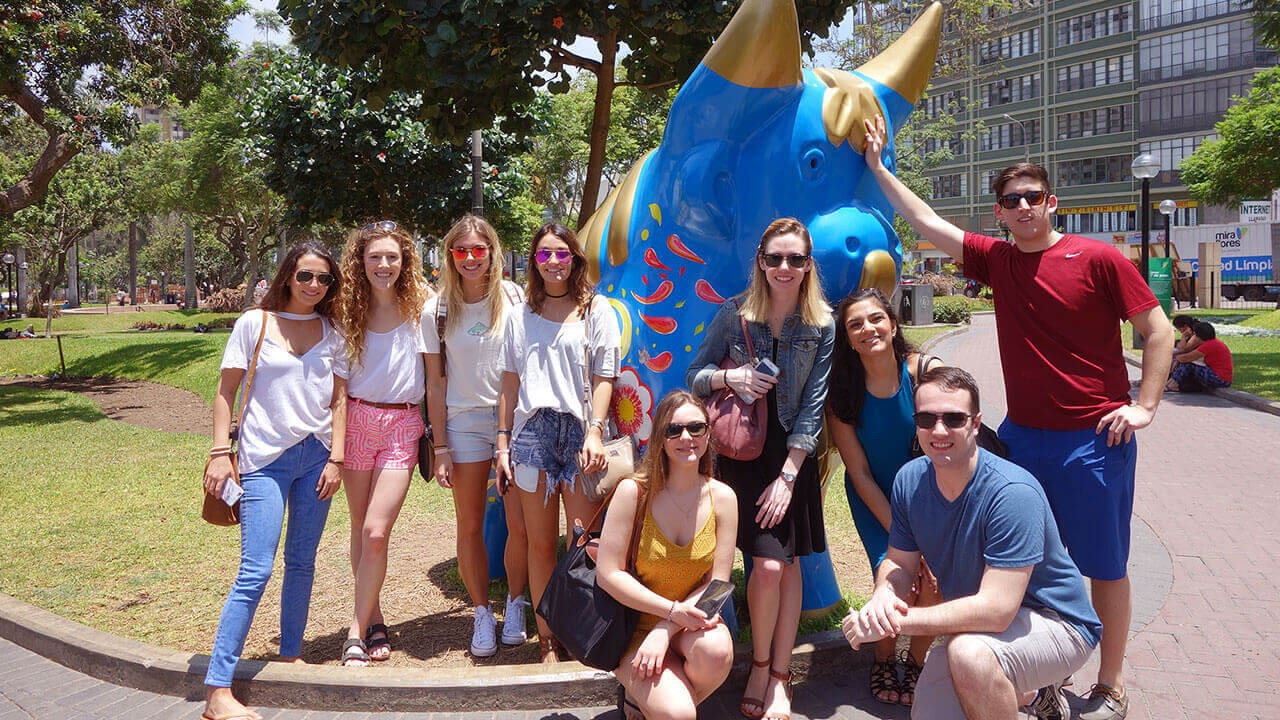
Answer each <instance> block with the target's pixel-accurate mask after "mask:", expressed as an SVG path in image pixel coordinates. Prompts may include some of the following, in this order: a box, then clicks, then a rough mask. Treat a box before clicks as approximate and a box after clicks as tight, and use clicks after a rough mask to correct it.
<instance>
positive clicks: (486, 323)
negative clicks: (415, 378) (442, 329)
mask: <svg viewBox="0 0 1280 720" xmlns="http://www.w3.org/2000/svg"><path fill="white" fill-rule="evenodd" d="M503 285H504V286H505V289H504V291H503V293H502V305H503V308H504V310H503V318H504V320H505V321H506V322H510V320H511V316H512V315H514V314H516V313H515V311H513V307H512V304H511V297H514V298H515V299H516V302H517V303H519V304H520V305H523V303H520V301H521V300H522V299H523V298H524V294H523V293H522V292H521V291H520V287H519V286H518V285H516V284H515V283H510V282H504V283H503ZM441 302H444V297H443V296H442V295H437V296H436V297H433V298H431V299H430V300H428V301H427V305H426V307H424V308H423V309H422V344H423V346H424V347H425V348H426V350H425V351H424V352H428V353H431V354H435V355H438V354H440V337H439V335H438V334H437V330H436V310H437V307H438V306H439V304H440V303H441ZM506 322H504V323H503V324H504V328H503V332H501V333H496V334H493V335H491V334H490V333H489V327H490V319H489V306H488V303H487V302H486V301H484V300H481V301H480V302H477V303H467V304H464V305H463V306H462V312H461V313H459V315H458V317H457V318H452V320H451V322H449V323H447V324H448V325H451V327H450V328H449V330H448V332H446V333H445V336H444V344H445V355H446V357H445V367H444V372H445V387H446V388H447V389H446V391H445V396H444V404H445V407H446V408H447V409H448V415H449V416H452V415H453V414H454V413H456V412H459V411H462V410H471V409H475V408H492V407H497V406H498V393H499V392H500V391H501V390H502V342H503V337H504V333H505V325H506Z"/></svg>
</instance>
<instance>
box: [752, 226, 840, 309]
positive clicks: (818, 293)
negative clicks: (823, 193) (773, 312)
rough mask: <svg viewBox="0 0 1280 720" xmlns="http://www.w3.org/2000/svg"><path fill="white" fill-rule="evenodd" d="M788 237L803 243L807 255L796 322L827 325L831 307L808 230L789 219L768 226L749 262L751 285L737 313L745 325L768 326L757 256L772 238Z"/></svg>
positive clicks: (766, 300) (765, 283)
mask: <svg viewBox="0 0 1280 720" xmlns="http://www.w3.org/2000/svg"><path fill="white" fill-rule="evenodd" d="M792 234H794V235H797V236H799V237H800V239H801V240H803V241H804V244H805V248H806V249H805V252H807V253H808V254H809V272H806V273H805V274H804V279H803V280H801V281H800V298H799V300H798V301H797V305H798V307H797V309H798V310H799V311H800V321H801V322H803V323H804V324H805V325H808V326H810V327H823V326H824V325H826V324H827V323H829V322H831V306H830V305H828V304H827V298H826V296H824V295H823V294H822V278H821V276H820V275H819V274H818V260H817V258H815V257H813V238H811V237H809V229H808V228H806V227H805V226H804V223H802V222H800V221H799V220H797V219H795V218H790V217H786V218H778V219H777V220H774V221H773V222H771V223H769V227H767V228H765V231H764V234H763V235H761V236H760V247H759V248H757V249H756V255H755V257H754V258H752V260H751V266H752V267H753V268H755V270H754V272H752V273H751V284H750V285H748V286H747V289H746V291H744V292H743V294H742V302H741V305H742V308H741V310H740V312H741V313H742V317H744V318H746V320H747V322H753V323H760V324H762V325H763V324H766V323H768V322H769V307H770V305H771V304H772V302H771V299H770V297H769V279H768V278H767V277H766V276H765V274H764V269H763V268H761V267H760V255H762V254H763V253H764V252H765V249H766V248H767V247H768V245H769V241H770V240H772V239H773V238H775V237H778V236H779V235H792Z"/></svg>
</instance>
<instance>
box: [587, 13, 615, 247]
mask: <svg viewBox="0 0 1280 720" xmlns="http://www.w3.org/2000/svg"><path fill="white" fill-rule="evenodd" d="M596 45H597V46H598V47H599V48H600V72H598V73H596V101H595V107H594V109H593V110H592V116H591V154H590V155H588V156H587V177H586V182H584V183H583V184H582V204H581V205H580V206H579V208H578V227H582V224H583V223H585V222H586V221H587V218H589V217H591V213H593V212H595V211H596V206H597V205H599V204H600V201H599V197H600V176H601V174H602V173H603V171H604V149H605V144H606V143H607V142H609V112H610V110H611V106H612V103H613V91H614V88H615V87H616V84H615V83H614V62H615V61H616V58H617V55H618V33H617V31H616V30H615V31H612V32H609V33H608V34H606V35H603V36H601V38H600V39H599V40H598V41H597V43H596Z"/></svg>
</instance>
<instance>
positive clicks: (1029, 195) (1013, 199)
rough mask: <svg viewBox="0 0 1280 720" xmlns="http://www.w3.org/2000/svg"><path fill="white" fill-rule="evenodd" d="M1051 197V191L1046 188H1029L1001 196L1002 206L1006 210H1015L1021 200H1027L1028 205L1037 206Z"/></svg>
mask: <svg viewBox="0 0 1280 720" xmlns="http://www.w3.org/2000/svg"><path fill="white" fill-rule="evenodd" d="M1048 198H1049V193H1047V192H1045V191H1044V190H1029V191H1027V192H1024V193H1009V194H1008V195H1001V196H1000V197H999V202H1000V207H1002V208H1004V209H1005V210H1013V209H1015V208H1017V207H1018V202H1019V201H1020V200H1026V201H1027V205H1030V206H1031V207H1035V206H1036V205H1039V204H1040V203H1042V202H1044V201H1045V200H1047V199H1048Z"/></svg>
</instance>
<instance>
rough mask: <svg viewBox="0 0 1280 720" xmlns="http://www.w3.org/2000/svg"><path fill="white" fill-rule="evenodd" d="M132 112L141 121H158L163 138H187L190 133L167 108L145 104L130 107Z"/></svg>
mask: <svg viewBox="0 0 1280 720" xmlns="http://www.w3.org/2000/svg"><path fill="white" fill-rule="evenodd" d="M129 111H130V113H132V115H133V116H134V117H135V118H137V120H138V122H139V123H143V124H146V123H156V124H157V125H159V126H160V139H161V140H185V139H186V138H187V135H189V133H188V132H187V129H186V128H184V127H182V125H180V124H178V121H177V120H175V119H174V117H173V114H172V113H170V112H169V111H168V110H166V109H165V108H158V107H155V106H154V105H144V106H142V107H136V108H130V110H129Z"/></svg>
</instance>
